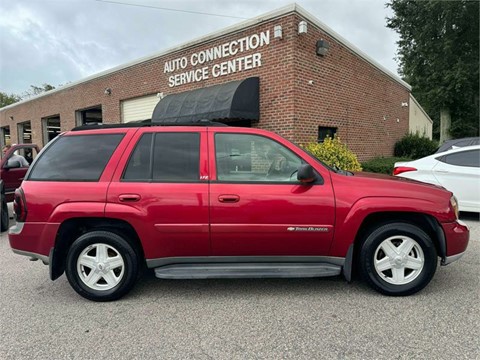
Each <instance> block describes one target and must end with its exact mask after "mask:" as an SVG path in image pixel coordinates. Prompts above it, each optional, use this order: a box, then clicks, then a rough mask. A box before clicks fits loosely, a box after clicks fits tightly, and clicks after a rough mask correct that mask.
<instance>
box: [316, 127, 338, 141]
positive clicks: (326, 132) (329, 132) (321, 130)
mask: <svg viewBox="0 0 480 360" xmlns="http://www.w3.org/2000/svg"><path fill="white" fill-rule="evenodd" d="M336 133H337V128H336V127H328V126H319V127H318V139H317V142H319V143H323V142H324V141H325V139H326V138H327V137H330V138H333V137H334V136H335V134H336Z"/></svg>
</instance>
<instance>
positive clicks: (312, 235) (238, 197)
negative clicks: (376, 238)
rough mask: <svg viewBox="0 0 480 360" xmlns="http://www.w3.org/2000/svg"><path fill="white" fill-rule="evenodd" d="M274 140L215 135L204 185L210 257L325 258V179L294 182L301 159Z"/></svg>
mask: <svg viewBox="0 0 480 360" xmlns="http://www.w3.org/2000/svg"><path fill="white" fill-rule="evenodd" d="M280 142H281V140H280V139H276V140H274V139H271V138H268V137H266V136H261V135H255V134H253V133H252V134H248V133H247V134H245V133H229V132H226V131H219V132H216V133H211V134H210V135H209V143H210V144H214V152H215V154H214V158H215V159H214V164H213V163H212V162H211V166H210V167H211V168H213V167H215V170H216V171H215V172H216V178H215V174H214V178H213V179H211V183H210V208H211V211H210V221H211V227H210V231H211V244H212V255H215V256H326V255H328V253H329V249H330V244H331V241H332V238H333V225H334V196H333V190H332V186H331V183H330V179H329V177H328V176H324V177H323V178H322V177H321V175H320V174H318V179H317V181H316V182H315V183H314V184H309V185H303V184H300V183H299V182H298V181H297V177H296V175H297V174H296V170H297V169H298V167H299V165H301V164H302V163H305V161H304V160H303V159H302V158H301V157H300V156H298V155H297V154H296V153H295V152H293V151H291V150H290V149H288V147H287V146H285V145H283V144H281V143H280Z"/></svg>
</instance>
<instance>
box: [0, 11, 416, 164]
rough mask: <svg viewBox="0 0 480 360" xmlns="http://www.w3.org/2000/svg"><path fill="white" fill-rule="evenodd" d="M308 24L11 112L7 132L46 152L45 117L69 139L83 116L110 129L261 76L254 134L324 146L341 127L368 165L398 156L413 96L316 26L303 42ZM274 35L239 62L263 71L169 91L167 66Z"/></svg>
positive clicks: (5, 119) (289, 21)
mask: <svg viewBox="0 0 480 360" xmlns="http://www.w3.org/2000/svg"><path fill="white" fill-rule="evenodd" d="M300 20H301V18H300V16H299V15H298V14H296V13H293V14H292V13H290V14H286V15H284V16H282V17H279V18H276V19H273V20H270V21H267V22H264V23H260V24H258V25H256V26H252V27H249V28H245V29H243V30H242V31H237V32H235V33H231V34H227V35H224V36H221V37H219V38H216V39H214V40H211V41H208V42H204V43H202V44H200V45H194V46H190V47H187V48H183V49H181V50H179V51H175V52H172V53H170V54H167V55H165V56H161V57H157V58H154V59H151V60H148V61H145V62H142V63H139V64H136V65H133V66H131V67H129V68H125V69H122V70H119V71H117V72H115V73H111V74H109V75H106V76H103V77H101V78H96V79H93V80H90V81H88V82H85V83H81V84H78V85H76V86H73V87H71V88H66V89H64V90H62V91H58V92H56V93H53V94H51V95H48V96H44V97H41V98H39V99H35V100H31V101H29V102H27V103H25V104H20V105H18V106H15V107H13V108H10V109H6V110H1V109H0V126H6V125H10V132H11V138H12V141H13V142H18V137H17V124H18V123H21V122H24V121H31V125H32V141H33V142H34V143H37V144H40V145H43V136H42V124H41V119H42V118H45V117H49V116H52V115H59V116H60V119H61V127H62V131H64V130H69V129H71V128H72V127H74V126H75V111H76V110H80V109H85V108H89V107H93V106H97V105H101V106H102V112H103V121H104V123H117V122H119V121H120V118H121V114H120V102H121V101H122V100H126V99H131V98H136V97H139V96H143V95H149V94H156V93H159V92H163V93H164V94H172V93H177V92H183V91H188V90H192V89H196V88H199V87H203V86H211V85H216V84H220V83H224V82H228V81H233V80H240V79H244V78H246V77H251V76H258V77H259V78H260V121H259V122H258V123H257V124H256V123H254V124H253V126H258V127H261V128H264V129H267V130H272V131H275V132H277V133H279V134H281V135H283V136H285V137H286V138H288V139H291V140H294V141H297V142H307V141H309V140H312V139H316V136H317V131H318V126H319V125H322V126H335V127H338V129H339V131H338V133H339V135H340V136H341V138H342V139H343V140H344V141H346V142H347V144H348V146H349V147H350V148H351V149H352V150H353V151H354V152H355V153H357V154H358V156H359V158H360V159H361V160H364V159H367V158H371V157H373V156H376V155H391V154H392V152H393V144H394V142H395V141H396V140H398V139H399V138H400V137H401V136H402V135H403V134H404V133H405V132H406V131H407V130H408V109H407V108H402V107H401V103H402V102H405V101H407V100H408V90H407V89H406V88H404V87H403V86H401V85H400V84H398V83H397V82H395V81H394V80H392V79H391V78H389V77H388V76H387V75H385V74H384V73H382V72H381V71H379V70H378V69H376V68H375V67H373V66H372V65H371V64H369V63H368V62H366V61H365V60H363V59H361V58H359V57H358V55H356V54H354V53H352V52H351V51H350V50H348V49H347V48H345V47H344V46H342V45H341V44H339V43H337V42H335V41H334V40H333V39H331V38H330V37H328V36H327V35H325V34H323V33H322V32H321V31H320V30H319V29H317V28H315V27H314V26H313V25H312V24H311V23H309V28H308V33H307V34H302V35H298V33H297V27H298V22H299V21H300ZM275 25H282V27H283V38H282V39H276V38H274V32H273V27H274V26H275ZM267 30H269V31H270V45H267V46H264V47H262V48H257V49H256V50H250V51H247V52H244V53H242V54H241V55H237V57H238V56H246V55H250V54H253V53H256V52H260V53H261V54H262V66H261V67H257V68H254V69H251V70H245V71H241V72H236V73H233V74H230V75H227V76H220V77H217V78H213V77H210V78H209V79H207V80H203V81H202V82H195V83H190V84H185V85H181V86H177V87H174V88H170V87H169V86H168V77H169V76H170V75H172V74H169V73H167V74H164V64H165V62H166V61H169V60H174V59H177V58H180V57H182V56H187V57H188V58H189V57H190V55H191V54H192V53H194V52H198V51H201V50H206V49H209V48H211V47H212V46H215V45H221V44H224V43H226V42H229V41H232V40H237V39H240V38H242V37H244V36H247V35H252V34H258V33H260V32H262V31H267ZM319 38H324V39H326V40H327V41H328V42H329V43H330V50H329V52H328V54H327V55H326V56H325V57H319V56H317V55H316V54H315V43H316V41H317V40H318V39H319ZM229 59H231V58H228V59H221V60H216V61H212V62H210V63H206V64H203V65H201V66H209V67H210V69H211V67H212V65H214V64H216V63H219V62H222V61H225V60H229ZM201 66H200V67H201ZM190 69H191V67H190V66H189V67H187V69H186V70H190ZM309 80H313V85H309V84H308V81H309ZM105 88H110V89H111V90H112V92H111V95H106V94H104V90H105ZM10 116H13V120H10ZM384 117H385V118H386V120H384ZM397 119H399V120H398V122H397Z"/></svg>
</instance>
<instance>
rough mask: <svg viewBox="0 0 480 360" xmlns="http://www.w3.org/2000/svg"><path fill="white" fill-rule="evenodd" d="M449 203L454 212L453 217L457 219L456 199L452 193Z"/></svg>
mask: <svg viewBox="0 0 480 360" xmlns="http://www.w3.org/2000/svg"><path fill="white" fill-rule="evenodd" d="M450 205H452V208H453V211H454V212H455V217H456V218H457V220H458V201H457V198H456V197H455V196H454V195H452V197H451V198H450Z"/></svg>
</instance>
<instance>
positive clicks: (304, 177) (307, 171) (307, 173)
mask: <svg viewBox="0 0 480 360" xmlns="http://www.w3.org/2000/svg"><path fill="white" fill-rule="evenodd" d="M315 178H316V177H315V170H313V167H312V166H311V165H309V164H303V165H300V166H299V167H298V172H297V180H298V181H300V182H301V183H303V184H308V183H312V182H314V181H315Z"/></svg>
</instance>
